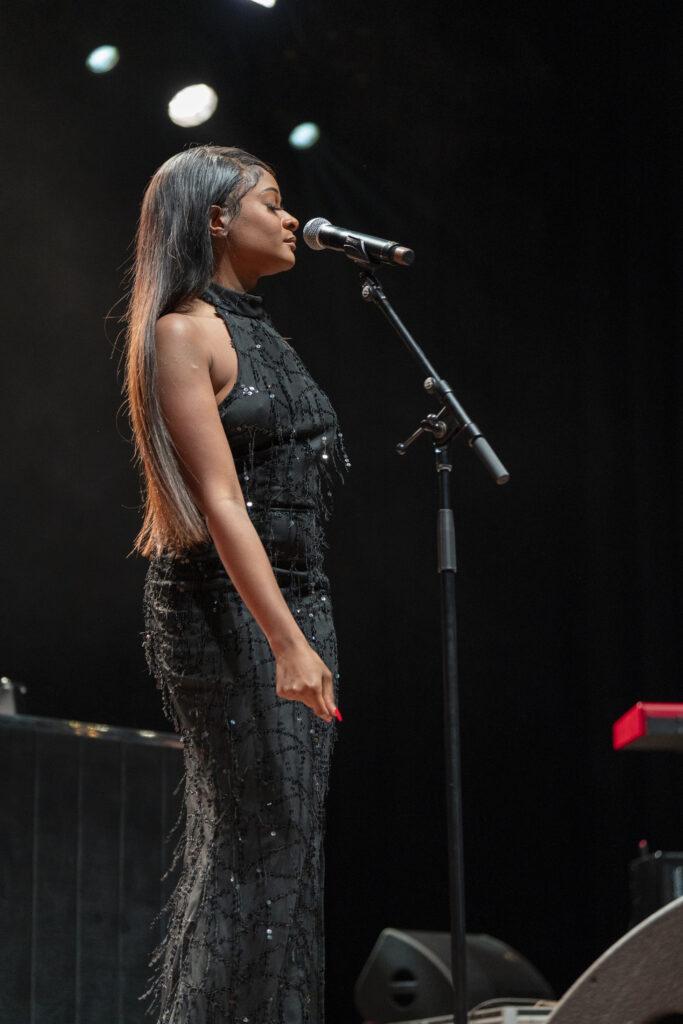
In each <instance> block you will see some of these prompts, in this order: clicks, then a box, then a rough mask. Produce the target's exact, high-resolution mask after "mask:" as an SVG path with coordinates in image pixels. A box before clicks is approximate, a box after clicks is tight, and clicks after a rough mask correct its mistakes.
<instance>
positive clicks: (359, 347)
mask: <svg viewBox="0 0 683 1024" xmlns="http://www.w3.org/2000/svg"><path fill="white" fill-rule="evenodd" d="M676 11H677V5H676V4H670V3H660V2H656V0H655V2H651V3H649V4H635V3H632V4H629V3H607V2H602V0H601V2H598V3H595V2H590V3H588V2H586V3H567V4H548V3H547V2H545V0H544V2H534V0H530V2H525V3H517V2H512V3H504V2H491V3H488V4H481V3H479V2H476V3H475V2H470V0H464V2H461V3H458V4H452V3H449V2H446V0H444V2H434V0H419V2H415V3H404V2H397V0H372V2H368V3H351V2H347V0H341V2H337V3H329V2H328V3H326V2H322V3H315V2H312V0H296V2H295V0H280V2H279V4H278V6H277V7H276V8H275V9H274V10H272V11H268V10H265V9H263V8H261V7H257V6H255V5H253V4H250V3H247V2H246V0H200V2H189V0H188V2H185V3H182V2H177V0H171V2H169V3H166V4H163V5H161V4H156V3H153V4H140V3H133V2H131V0H122V2H121V3H119V4H117V5H113V6H112V5H102V4H90V5H86V6H85V7H84V6H83V5H82V4H78V5H77V4H76V3H75V2H65V0H61V2H56V0H53V2H50V0H45V2H42V3H39V4H32V5H27V4H25V3H19V2H18V0H9V2H8V3H7V4H6V5H5V29H4V32H3V35H4V43H3V45H4V49H5V54H4V58H3V68H4V72H5V77H6V81H5V87H4V96H5V104H4V110H3V114H4V117H5V129H4V132H3V150H4V153H3V156H4V161H5V174H4V187H3V190H2V227H3V243H4V244H3V246H2V282H3V291H4V296H3V298H4V302H3V306H4V312H3V321H4V323H3V327H4V330H3V345H2V369H3V372H2V383H3V399H2V413H3V421H4V431H3V435H4V439H5V442H6V444H5V446H4V455H3V495H4V500H3V530H2V537H3V542H4V552H3V557H2V574H3V579H2V592H3V597H4V601H3V606H4V608H3V614H2V624H3V635H2V647H1V649H0V659H1V664H0V671H1V672H2V673H4V674H7V675H9V676H12V677H14V678H17V679H20V680H23V681H24V682H25V683H26V684H27V685H28V687H29V694H30V704H29V708H30V710H31V711H32V712H33V713H36V714H43V715H50V716H57V717H62V718H80V719H87V720H94V721H102V722H109V723H111V724H119V725H130V726H137V727H151V728H154V727H163V725H164V722H163V718H162V716H161V714H160V709H159V702H158V694H157V691H156V690H155V689H154V686H153V684H152V683H151V681H150V679H149V678H148V676H147V673H146V669H145V665H144V661H143V657H142V652H141V648H140V644H139V639H140V637H139V634H140V630H141V629H142V623H141V588H142V582H143V577H144V572H145V566H146V563H144V562H143V561H142V560H140V559H137V558H133V557H131V558H127V557H126V556H127V553H128V551H129V550H130V547H131V544H132V539H133V536H134V533H135V531H136V529H137V526H138V522H139V516H138V511H137V503H138V491H137V481H136V476H135V473H134V471H133V468H132V466H131V462H130V456H131V449H130V446H129V443H128V427H127V423H126V420H125V416H123V415H122V414H121V413H120V412H119V411H118V410H119V405H120V402H121V394H120V384H121V379H120V373H119V362H120V340H119V341H117V335H118V334H119V332H120V329H121V325H120V323H118V322H117V319H116V318H117V316H118V315H120V312H121V309H122V305H121V295H122V278H123V272H124V270H125V268H126V266H127V263H128V261H129V259H130V255H131V251H132V250H131V241H132V237H133V232H134V229H135V223H136V218H137V213H138V207H139V202H140V198H141V195H142V192H143V189H144V186H145V184H146V182H147V180H148V178H149V176H150V175H151V173H152V172H153V171H154V169H155V168H156V167H157V166H158V165H159V164H160V163H161V162H163V160H165V159H166V158H167V157H168V156H169V155H170V154H172V153H174V152H177V151H178V150H180V149H182V148H184V147H186V146H187V145H188V144H190V143H193V142H217V143H222V144H238V145H241V146H243V147H244V148H247V149H249V150H252V151H254V152H256V153H257V154H259V155H261V156H263V157H264V158H266V159H268V160H270V161H272V162H273V163H274V164H275V166H276V168H277V171H278V174H279V179H280V183H281V185H282V188H283V192H284V195H285V201H286V204H287V205H288V207H289V208H290V209H292V210H293V211H294V212H296V214H297V215H298V216H299V219H300V221H301V222H302V224H303V223H304V222H305V220H307V219H308V218H310V217H312V216H316V215H324V216H327V217H329V218H330V219H331V220H332V221H333V222H337V223H341V224H344V225H348V226H351V227H356V228H359V229H361V230H363V229H364V230H367V231H370V232H373V233H376V234H380V235H385V236H387V237H391V238H394V237H395V238H398V239H399V240H400V241H402V242H404V243H405V244H408V245H411V246H413V247H414V248H415V250H416V252H417V261H416V264H415V266H414V268H413V269H412V270H410V271H405V272H399V271H396V272H393V271H387V272H386V273H385V274H384V275H383V279H384V283H385V287H386V290H387V292H388V294H389V296H390V298H392V299H393V300H395V302H396V304H397V307H398V309H399V311H400V312H401V314H402V315H403V316H404V318H405V320H406V321H407V323H408V324H409V325H410V326H411V327H412V328H413V330H414V331H415V333H416V335H417V337H418V338H419V339H420V341H421V342H422V344H423V345H424V347H425V348H426V350H427V352H428V354H429V355H430V356H431V357H432V358H433V360H434V361H435V362H436V365H437V366H438V367H439V368H440V370H441V372H442V373H443V374H444V375H445V376H446V377H447V378H448V379H449V380H450V381H451V383H452V384H453V385H454V387H455V388H456V392H457V393H458V395H459V397H460V399H461V401H462V402H463V403H464V405H465V407H466V408H467V410H468V411H469V412H470V414H471V415H473V416H474V418H475V419H476V420H477V422H478V423H479V424H480V426H482V428H483V429H484V431H485V433H486V434H487V436H488V437H489V439H490V440H491V442H492V443H493V445H494V447H495V448H496V449H497V450H498V452H499V453H500V455H501V457H502V458H503V461H504V462H505V463H506V464H507V466H508V468H509V469H510V471H511V474H512V479H511V482H510V483H509V485H508V486H507V487H505V488H497V487H495V486H494V485H493V484H492V483H491V482H490V480H489V478H488V477H487V475H486V474H485V473H484V471H483V470H482V468H481V467H480V464H479V463H478V462H477V461H476V460H475V459H473V458H472V457H471V455H470V453H468V452H467V451H465V450H459V449H458V450H457V455H456V460H455V461H456V472H455V479H454V484H455V498H456V503H457V529H458V545H459V570H460V572H459V586H458V595H459V630H460V634H459V635H460V656H461V683H462V712H463V761H464V779H465V792H464V799H465V825H466V835H465V843H466V859H467V903H468V930H470V931H486V932H489V933H490V934H493V935H496V936H498V937H500V938H502V939H504V940H506V941H507V942H509V943H511V944H512V945H513V946H515V947H517V948H518V949H520V950H521V951H522V952H523V953H525V954H526V955H527V956H528V957H529V958H530V959H531V960H532V961H533V962H535V963H536V964H537V965H538V966H539V968H540V969H541V970H542V971H544V972H545V973H546V974H547V975H548V977H549V979H550V981H551V982H552V983H553V984H554V985H555V986H556V988H557V989H558V990H559V991H561V990H562V989H563V988H564V987H565V986H566V985H567V984H569V983H570V982H571V981H572V980H573V979H574V978H575V977H576V975H577V974H578V973H579V972H580V971H581V970H582V969H583V968H585V967H586V966H587V965H588V964H589V963H590V962H591V961H592V960H593V959H594V958H595V956H596V955H598V954H599V953H600V952H601V951H602V950H603V949H604V948H605V947H606V946H607V945H609V944H610V943H611V942H612V941H614V940H615V939H616V938H618V936H619V935H620V934H621V933H622V932H623V931H624V930H625V928H626V926H627V920H628V892H627V864H628V861H629V859H630V858H631V857H632V856H633V855H634V854H635V849H636V843H637V841H638V840H639V839H640V838H641V837H643V836H645V837H647V838H649V839H650V841H651V843H652V844H653V845H655V846H661V847H662V848H664V849H681V848H683V824H682V823H681V821H680V814H679V809H680V802H681V795H682V791H683V778H682V775H681V767H680V761H679V759H678V758H676V757H675V756H673V755H665V754H662V755H653V754H640V755H638V754H629V753H620V754H616V753H614V752H613V751H612V750H611V746H610V728H611V724H612V722H613V720H614V719H615V718H616V717H617V716H618V715H620V714H621V713H622V712H623V711H625V710H626V709H627V708H628V707H630V706H631V705H632V704H633V703H634V701H636V700H637V699H650V700H679V699H683V679H682V678H681V672H680V666H681V643H682V632H681V626H680V615H681V587H680V582H679V580H680V574H681V569H682V568H683V566H682V560H681V526H680V515H681V483H680V479H681V456H680V452H681V441H682V438H681V429H682V423H681V413H680V408H681V402H680V390H681V355H680V343H679V317H680V288H679V286H678V279H679V273H680V259H681V257H680V240H679V226H678V215H679V211H680V203H679V181H680V170H681V166H680V160H679V155H680V146H679V143H680V120H681V106H682V104H681V101H682V99H683V95H682V91H681V71H680V69H681V58H682V57H683V53H682V49H683V47H682V46H681V38H680V35H678V26H677V18H676V13H675V12H676ZM102 42H113V43H116V44H117V45H118V46H119V47H120V49H121V52H122V59H121V62H120V64H119V65H118V67H117V68H116V69H115V70H114V71H113V72H112V73H111V74H109V75H105V76H101V77H95V76H91V75H90V74H89V73H88V72H87V71H86V69H85V67H84V65H83V61H84V58H85V56H86V55H87V53H88V52H89V51H90V49H91V48H92V47H94V46H95V45H98V44H100V43H102ZM196 81H206V82H208V83H210V84H212V85H213V86H214V88H216V90H217V91H218V93H219V98H220V99H219V107H218V110H217V112H216V114H215V115H214V117H213V118H212V119H211V120H210V121H209V122H208V123H207V124H205V125H202V126H201V127H199V128H194V129H185V130H183V129H180V128H177V127H175V126H173V125H172V124H171V123H170V121H168V119H167V117H166V113H165V106H166V103H167V102H168V100H169V98H170V97H171V95H172V94H173V93H174V92H175V91H176V90H177V89H179V88H181V87H183V86H184V85H188V84H191V83H193V82H196ZM306 119H313V120H315V121H317V122H318V123H319V124H320V126H321V129H322V139H321V142H320V144H319V146H318V147H316V148H315V149H312V150H309V151H307V152H299V153H295V152H293V151H292V150H291V149H289V147H288V145H287V134H288V132H289V130H290V128H291V127H292V126H293V125H294V124H296V123H297V122H298V121H301V120H306ZM302 250H303V251H301V255H300V258H299V261H298V266H297V268H296V269H295V271H294V272H292V273H291V274H287V275H285V276H282V277H280V278H276V279H271V280H264V281H262V282H261V286H260V287H259V291H260V292H261V293H262V294H263V295H264V296H265V300H266V302H267V305H268V308H269V309H270V310H271V312H272V315H273V317H274V319H275V321H276V323H277V324H278V325H279V326H280V328H281V330H282V331H283V333H285V334H288V335H290V336H291V337H293V339H294V343H295V345H296V346H297V348H298V350H299V352H300V353H301V355H302V358H303V359H304V361H305V362H306V363H307V364H308V366H309V368H310V369H311V371H312V372H313V374H314V376H315V377H316V378H317V379H318V380H319V381H320V383H321V385H322V386H323V388H324V389H325V390H327V391H328V393H329V394H330V395H331V397H332V400H333V402H334V404H335V406H336V408H337V411H338V414H339V417H340V420H341V424H342V429H343V431H344V434H345V438H346V440H347V446H348V450H349V455H350V457H351V460H352V463H353V468H352V471H351V474H350V476H349V478H348V480H347V482H346V484H345V485H344V486H342V485H341V484H340V485H339V486H338V488H337V496H336V508H335V513H334V518H333V520H332V521H331V522H330V525H329V537H330V551H329V555H328V570H329V572H330V575H331V578H332V582H333V588H334V589H333V594H334V600H335V611H336V620H337V630H338V634H339V640H340V656H341V684H342V695H341V700H340V706H341V709H342V712H343V714H344V722H343V723H342V724H340V725H338V726H335V727H336V728H338V729H339V732H340V743H339V744H338V746H337V750H336V761H335V765H334V771H333V778H332V790H331V794H330V799H329V810H328V830H327V894H328V896H327V916H326V922H327V936H328V961H329V981H328V995H329V1008H330V1015H331V1016H330V1020H331V1024H341V1022H342V1021H349V1020H354V1019H357V1015H356V1014H355V1011H354V1009H353V1005H352V985H353V982H354V981H355V979H356V977H357V975H358V972H359V971H360V969H361V967H362V965H363V963H364V961H365V959H366V956H367V954H368V952H369V950H370V948H371V946H372V944H373V943H374V941H375V939H376V937H377V935H378V933H379V931H380V929H382V928H383V927H385V926H388V925H392V926H396V927H405V928H422V929H435V930H447V929H448V926H449V921H448V911H447V859H446V839H445V797H444V789H443V782H444V779H443V755H442V694H441V677H440V648H439V642H440V635H439V588H438V578H437V575H436V573H435V550H434V548H435V527H434V500H435V480H434V472H433V458H432V455H431V450H430V447H429V445H428V444H427V443H423V444H421V445H417V446H416V447H415V448H414V449H413V450H411V452H410V455H409V456H407V457H406V458H404V459H401V458H399V457H398V456H397V455H396V454H395V450H394V446H395V444H396V442H397V441H399V440H400V439H402V438H405V437H406V436H407V435H408V434H409V433H410V431H411V430H412V429H413V427H414V426H415V425H416V423H417V422H418V420H419V418H420V417H421V416H422V415H423V414H424V413H425V412H427V411H430V410H432V409H434V408H435V407H434V406H433V405H431V404H430V402H429V401H427V400H426V399H425V397H424V396H423V392H422V390H421V377H420V375H419V374H418V372H417V370H416V367H415V366H414V365H413V363H412V361H411V360H410V358H409V356H408V355H407V353H406V352H405V351H404V350H403V348H402V347H401V345H400V342H399V341H398V339H397V338H395V337H394V335H393V334H392V332H391V331H390V329H389V327H388V325H386V324H385V322H384V321H383V319H382V318H381V316H380V315H379V313H378V312H377V311H375V310H374V309H373V308H372V307H370V306H367V305H365V304H364V303H363V302H362V301H361V299H360V296H359V289H358V284H357V279H356V274H355V271H354V269H353V267H352V266H351V265H350V264H347V263H346V261H345V260H344V259H343V258H342V257H338V256H333V255H329V254H320V255H314V254H313V253H310V252H309V251H308V250H306V249H305V247H302ZM117 413H118V414H117Z"/></svg>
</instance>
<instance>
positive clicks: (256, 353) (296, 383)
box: [201, 282, 351, 571]
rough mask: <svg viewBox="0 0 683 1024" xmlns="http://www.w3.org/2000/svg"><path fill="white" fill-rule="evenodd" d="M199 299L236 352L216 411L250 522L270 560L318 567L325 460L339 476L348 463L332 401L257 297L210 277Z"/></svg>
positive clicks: (288, 566) (328, 501)
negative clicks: (233, 371)
mask: <svg viewBox="0 0 683 1024" xmlns="http://www.w3.org/2000/svg"><path fill="white" fill-rule="evenodd" d="M201 298H202V299H203V300H204V301H205V302H209V303H211V305H213V306H214V307H215V309H216V312H217V313H218V315H219V316H220V317H221V318H222V319H223V320H224V322H225V324H226V326H227V328H228V331H229V333H230V338H231V339H232V344H233V346H234V348H235V351H236V353H237V359H238V371H237V379H236V381H235V384H234V386H233V388H232V390H231V391H230V392H229V394H228V395H227V396H226V397H225V398H224V399H223V401H222V402H221V403H220V405H219V407H218V411H219V415H220V418H221V421H222V423H223V427H224V429H225V433H226V436H227V438H228V441H229V444H230V449H231V451H232V454H233V457H234V460H235V466H236V469H237V473H238V476H239V481H240V486H241V488H242V493H243V495H244V499H245V502H246V505H247V509H248V510H249V514H250V516H251V518H252V521H253V522H254V525H255V527H256V529H257V530H258V532H259V534H260V536H261V539H262V540H263V543H264V546H265V547H266V550H267V551H268V553H269V555H270V557H271V563H272V564H273V566H274V567H276V566H277V567H279V568H280V569H281V570H285V571H286V570H292V569H296V570H299V571H301V570H305V569H308V570H310V569H311V568H314V567H315V568H320V565H321V559H322V551H323V548H324V546H325V541H324V536H323V531H322V527H321V520H326V519H327V518H328V517H329V515H330V512H331V510H332V489H331V487H332V467H334V468H335V469H336V471H337V473H338V475H339V477H340V478H341V479H343V473H342V471H341V469H342V467H343V468H344V469H345V470H348V469H349V468H350V466H351V463H350V461H349V459H348V456H347V454H346V450H345V448H344V442H343V435H342V433H341V430H340V429H339V423H338V419H337V415H336V413H335V410H334V408H333V406H332V403H331V402H330V399H329V398H328V396H327V395H326V394H325V392H324V391H323V390H322V389H321V388H320V387H319V385H318V384H317V383H316V381H315V380H313V378H312V377H311V375H310V373H309V371H308V370H307V368H306V367H305V365H304V363H303V362H302V360H301V358H300V357H299V355H298V353H297V352H296V351H295V350H294V349H293V348H292V346H291V345H290V344H289V343H288V342H287V341H286V340H285V339H284V338H283V337H282V335H280V334H279V333H278V331H277V330H276V329H275V327H274V325H273V323H272V321H271V320H270V317H269V316H268V314H267V313H266V312H265V310H264V308H263V305H262V299H261V297H260V296H258V295H250V294H248V293H242V292H236V291H233V290H232V289H229V288H225V287H223V286H222V285H219V284H217V283H216V282H212V283H211V285H210V286H209V287H208V289H207V290H206V291H205V292H204V293H203V295H202V296H201Z"/></svg>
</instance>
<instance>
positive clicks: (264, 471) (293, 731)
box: [141, 282, 350, 1024]
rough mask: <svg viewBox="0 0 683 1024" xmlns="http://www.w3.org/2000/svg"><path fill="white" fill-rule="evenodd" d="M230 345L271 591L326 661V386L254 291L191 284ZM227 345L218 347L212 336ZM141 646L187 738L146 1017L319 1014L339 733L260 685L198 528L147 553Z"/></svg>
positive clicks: (306, 1020) (242, 444)
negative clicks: (169, 549) (190, 536)
mask: <svg viewBox="0 0 683 1024" xmlns="http://www.w3.org/2000/svg"><path fill="white" fill-rule="evenodd" d="M202 298H203V299H204V301H206V302H210V303H211V304H212V305H213V306H214V307H215V309H216V312H217V314H218V315H219V316H220V317H221V318H222V319H223V320H224V322H225V323H226V325H227V327H228V329H229V332H230V337H231V338H232V343H233V345H234V348H235V350H236V352H237V356H238V363H239V366H238V375H237V380H236V382H235V385H234V387H233V388H232V390H231V391H230V393H229V394H228V396H227V397H226V398H225V399H224V400H223V401H222V402H221V403H220V406H219V413H220V417H221V420H222V422H223V426H224V428H225V431H226V434H227V437H228V440H229V442H230V447H231V450H232V452H233V455H234V458H235V464H236V467H237V471H238V475H239V479H240V484H241V487H242V491H243V494H244V498H245V501H246V504H247V508H248V510H249V514H250V516H251V519H252V521H253V523H254V526H255V527H256V529H257V531H258V533H259V536H260V537H261V539H262V541H263V544H264V547H265V549H266V551H267V552H268V555H269V558H270V561H271V565H272V567H273V571H274V573H275V575H276V578H277V580H278V582H279V585H280V587H281V589H282V592H283V595H284V596H285V599H286V600H287V603H288V605H289V607H290V609H291V611H292V614H293V615H294V617H295V619H296V621H297V622H298V624H299V626H300V627H301V629H302V631H303V633H304V634H305V636H306V638H307V640H308V641H309V643H310V644H311V646H312V647H313V649H314V650H315V651H316V652H317V653H318V654H319V655H320V657H321V658H322V660H323V661H324V662H325V664H326V665H327V666H328V668H329V669H330V670H331V672H332V675H333V680H334V693H335V701H338V700H339V666H338V657H337V640H336V635H335V629H334V623H333V618H332V601H331V596H330V583H329V579H328V577H327V576H326V574H325V571H324V565H323V555H324V551H325V548H326V541H325V534H324V521H325V520H326V519H327V518H328V517H329V513H330V510H331V501H330V499H331V496H332V492H331V489H330V488H331V484H332V472H331V468H332V467H333V466H334V467H335V470H336V472H337V474H338V476H339V477H340V478H341V479H343V473H342V471H341V468H342V466H343V468H344V469H348V467H349V466H350V462H349V460H348V458H347V455H346V452H345V450H344V444H343V439H342V434H341V432H340V431H339V429H338V421H337V417H336V414H335V412H334V409H333V407H332V405H331V403H330V400H329V398H328V397H327V395H325V393H324V392H323V391H322V390H321V389H320V388H319V387H318V385H317V384H316V382H315V381H314V380H313V379H312V378H311V376H310V374H309V372H308V371H307V369H306V367H305V366H304V365H303V363H302V361H301V359H300V358H299V356H298V355H297V353H296V352H295V351H294V349H293V348H292V347H291V346H290V345H289V344H288V343H287V341H285V339H284V338H283V337H282V336H281V335H280V334H279V333H278V332H277V331H276V330H275V328H274V327H273V325H272V323H271V321H270V319H269V317H268V315H267V314H266V313H265V311H264V310H263V307H262V304H261V298H260V297H259V296H253V295H248V294H241V293H238V292H234V291H232V290H230V289H227V288H224V287H222V286H221V285H218V284H216V283H215V282H214V283H212V284H211V286H210V287H209V289H208V290H207V291H206V292H205V293H204V294H203V295H202ZM226 344H229V341H228V334H227V332H226ZM144 615H145V630H144V633H143V644H144V649H145V654H146V657H147V663H148V665H149V669H150V671H151V673H152V674H153V676H154V677H155V679H156V681H157V686H158V687H159V688H160V689H161V692H162V698H163V706H164V711H165V713H166V715H167V716H168V718H169V719H170V720H171V721H172V723H173V724H174V726H175V728H176V730H177V731H178V732H179V733H180V735H181V737H182V740H183V747H184V763H185V790H184V794H185V796H184V815H183V820H182V825H183V831H182V835H181V836H180V840H179V843H178V845H177V847H176V864H177V867H178V868H179V872H180V873H179V880H178V883H177V886H176V888H175V891H174V893H173V895H172V897H171V900H170V903H169V905H168V907H167V914H168V917H167V922H168V923H167V928H166V931H165V937H164V940H163V942H162V943H161V944H160V946H159V947H158V948H157V949H156V951H155V953H154V956H153V959H152V962H151V966H152V967H153V969H154V973H153V976H152V979H151V983H150V988H149V989H148V991H147V992H146V993H145V994H144V995H143V996H142V997H141V998H143V999H148V1000H149V1001H150V1005H149V1007H148V1011H147V1012H148V1013H156V1014H157V1019H158V1021H159V1022H160V1024H323V1021H324V972H325V963H324V930H323V880H324V855H323V831H324V811H325V808H324V801H325V797H326V793H327V788H328V773H329V769H330V759H331V754H332V749H333V745H334V743H335V740H336V729H337V724H336V720H335V719H333V720H332V722H330V723H326V722H324V721H323V720H322V719H320V718H319V717H318V716H317V715H315V714H314V713H313V712H312V711H311V710H310V708H308V707H307V706H306V705H304V704H302V703H301V702H299V701H290V700H283V699H281V698H279V697H278V696H277V695H276V692H275V665H274V659H273V655H272V652H271V650H270V647H269V645H268V642H267V640H266V638H265V636H264V634H263V632H262V631H261V629H260V628H259V626H258V625H257V623H256V621H255V619H254V618H253V616H252V615H251V613H250V612H249V610H248V609H247V607H246V605H245V604H244V602H243V601H242V599H241V597H240V595H239V593H238V591H237V590H236V588H235V586H234V585H233V583H232V581H231V580H230V578H229V576H228V575H227V573H226V571H225V569H224V567H223V565H222V563H221V561H220V558H219V557H218V553H217V551H216V549H215V547H214V545H213V543H212V542H208V543H206V544H203V545H201V546H199V547H197V548H192V549H191V550H188V551H186V552H184V553H182V554H181V555H175V556H174V555H171V554H164V555H161V556H158V557H156V558H152V559H151V560H150V565H149V569H148V572H147V578H146V583H145V591H144Z"/></svg>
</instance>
